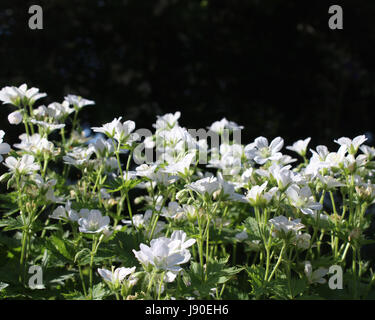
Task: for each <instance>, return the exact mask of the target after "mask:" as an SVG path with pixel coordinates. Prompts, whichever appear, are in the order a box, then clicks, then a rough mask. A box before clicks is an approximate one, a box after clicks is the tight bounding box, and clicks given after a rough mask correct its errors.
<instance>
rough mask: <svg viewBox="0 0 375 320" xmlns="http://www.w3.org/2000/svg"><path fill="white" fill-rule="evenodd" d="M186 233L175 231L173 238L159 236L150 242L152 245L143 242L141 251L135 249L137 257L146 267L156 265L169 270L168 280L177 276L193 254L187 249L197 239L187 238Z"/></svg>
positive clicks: (158, 267) (157, 267) (155, 266)
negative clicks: (182, 265)
mask: <svg viewBox="0 0 375 320" xmlns="http://www.w3.org/2000/svg"><path fill="white" fill-rule="evenodd" d="M185 239H186V234H185V233H184V232H182V231H175V232H173V234H172V236H171V238H165V237H161V238H157V239H153V240H151V242H150V246H147V245H145V244H143V243H141V245H140V251H135V250H133V253H134V255H135V257H136V258H137V259H138V261H139V262H140V263H141V264H142V265H143V266H144V267H145V268H146V269H148V268H149V267H151V266H152V267H154V268H156V269H157V270H165V271H167V278H168V280H167V281H168V282H171V281H173V280H174V278H175V277H176V275H177V273H178V272H180V271H181V270H182V268H181V267H180V265H181V264H184V263H187V262H188V261H189V260H190V257H191V254H190V252H189V251H188V250H187V249H186V248H188V247H190V246H192V245H193V244H194V243H195V240H192V239H190V240H187V241H185Z"/></svg>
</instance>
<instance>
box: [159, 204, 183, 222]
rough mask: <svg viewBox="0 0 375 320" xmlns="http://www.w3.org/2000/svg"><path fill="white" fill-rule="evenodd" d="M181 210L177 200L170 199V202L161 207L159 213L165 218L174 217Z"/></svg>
mask: <svg viewBox="0 0 375 320" xmlns="http://www.w3.org/2000/svg"><path fill="white" fill-rule="evenodd" d="M181 212H182V208H181V206H180V205H179V204H178V203H177V202H175V201H171V202H169V204H168V207H163V208H162V209H161V214H160V215H161V216H163V217H166V218H170V219H174V218H176V217H177V216H178V215H179V214H180V213H181Z"/></svg>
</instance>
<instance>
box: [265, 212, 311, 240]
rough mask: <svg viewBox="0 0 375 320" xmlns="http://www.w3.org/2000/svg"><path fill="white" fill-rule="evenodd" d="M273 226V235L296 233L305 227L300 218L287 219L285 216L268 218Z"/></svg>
mask: <svg viewBox="0 0 375 320" xmlns="http://www.w3.org/2000/svg"><path fill="white" fill-rule="evenodd" d="M269 222H270V223H271V224H272V225H273V226H274V234H273V235H274V236H280V237H284V236H286V235H287V234H288V233H292V235H294V236H295V235H297V232H298V231H299V230H301V229H303V228H304V227H305V225H303V224H302V223H301V220H300V219H295V220H289V219H288V218H287V217H285V216H277V217H274V218H272V219H270V220H269Z"/></svg>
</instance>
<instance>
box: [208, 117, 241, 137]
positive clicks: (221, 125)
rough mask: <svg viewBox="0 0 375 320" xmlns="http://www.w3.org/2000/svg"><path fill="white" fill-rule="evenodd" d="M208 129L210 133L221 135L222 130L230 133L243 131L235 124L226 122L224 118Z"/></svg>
mask: <svg viewBox="0 0 375 320" xmlns="http://www.w3.org/2000/svg"><path fill="white" fill-rule="evenodd" d="M208 129H209V130H210V131H213V132H216V133H219V134H221V133H223V131H224V129H228V130H230V131H233V130H241V129H243V126H239V125H238V124H237V123H235V122H233V121H228V120H227V119H226V118H223V119H221V120H220V121H215V122H214V123H213V124H211V126H210V127H209V128H208Z"/></svg>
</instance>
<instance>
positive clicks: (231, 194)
mask: <svg viewBox="0 0 375 320" xmlns="http://www.w3.org/2000/svg"><path fill="white" fill-rule="evenodd" d="M217 181H218V182H219V183H220V189H221V192H222V193H223V195H224V196H225V197H226V198H227V199H229V200H233V201H239V202H247V201H246V198H245V197H244V196H243V195H242V194H239V193H237V192H236V191H235V184H233V183H231V182H228V181H226V180H224V178H223V175H222V174H221V173H220V172H218V174H217Z"/></svg>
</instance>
